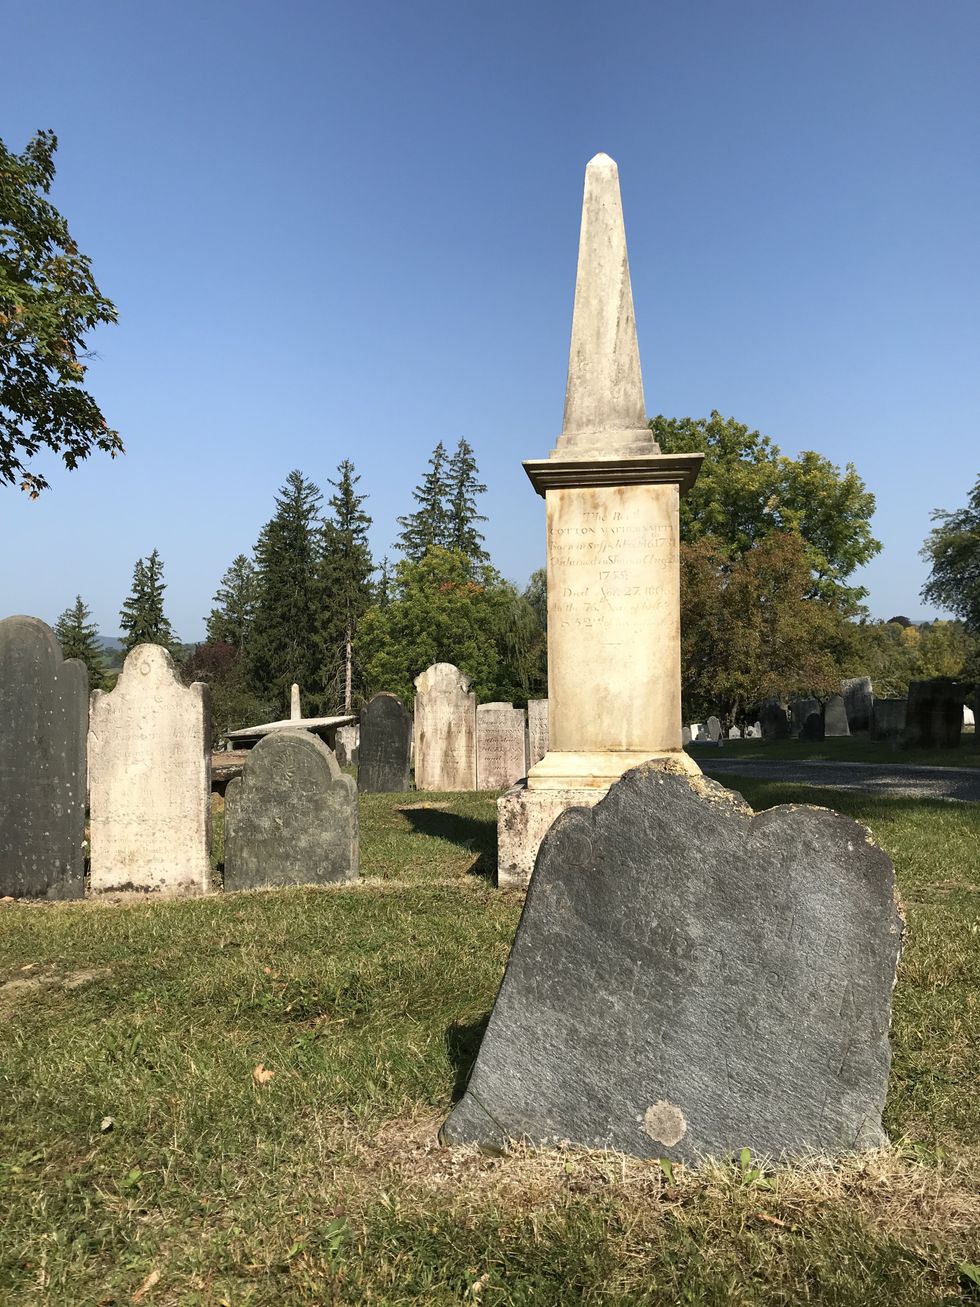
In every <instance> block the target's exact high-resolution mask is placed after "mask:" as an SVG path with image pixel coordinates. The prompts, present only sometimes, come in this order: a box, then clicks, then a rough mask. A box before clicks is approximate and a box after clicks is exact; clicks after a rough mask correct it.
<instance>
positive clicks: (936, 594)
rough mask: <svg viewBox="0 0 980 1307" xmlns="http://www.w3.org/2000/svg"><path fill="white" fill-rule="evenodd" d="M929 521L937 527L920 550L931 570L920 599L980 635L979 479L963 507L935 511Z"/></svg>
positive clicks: (979, 477)
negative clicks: (951, 510)
mask: <svg viewBox="0 0 980 1307" xmlns="http://www.w3.org/2000/svg"><path fill="white" fill-rule="evenodd" d="M932 520H933V521H934V522H936V523H937V525H936V526H935V527H934V528H933V529H932V531H931V532H930V533H929V536H928V539H927V540H926V542H925V544H924V545H923V547H922V557H923V558H925V559H926V561H927V562H928V563H929V564H930V568H931V571H930V574H929V579H928V581H926V583H925V585H924V586H923V587H922V598H923V599H925V600H926V601H927V602H928V603H932V604H935V605H936V606H937V607H938V608H944V609H946V611H947V612H950V613H955V614H956V616H957V617H960V618H962V620H963V622H964V623H965V625H966V627H967V629H968V630H969V631H970V632H972V633H973V634H974V635H978V636H980V476H978V477H977V480H976V484H975V485H974V487H973V490H972V491H971V492H970V498H969V500H968V501H967V505H966V507H965V508H959V509H956V510H955V511H954V512H951V513H948V512H945V511H944V510H943V509H936V511H935V512H934V513H933V515H932Z"/></svg>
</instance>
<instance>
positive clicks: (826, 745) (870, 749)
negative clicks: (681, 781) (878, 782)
mask: <svg viewBox="0 0 980 1307" xmlns="http://www.w3.org/2000/svg"><path fill="white" fill-rule="evenodd" d="M686 747H687V750H688V752H689V753H690V754H691V756H692V757H693V758H696V759H697V760H698V763H699V765H700V766H702V767H710V765H711V763H710V758H711V755H712V754H715V753H716V752H717V751H716V748H715V746H714V745H710V744H709V745H704V744H689V745H687V746H686ZM721 757H722V758H771V759H773V760H774V761H775V760H777V759H778V760H784V761H786V762H796V761H798V760H800V759H809V760H810V761H813V762H885V763H889V764H890V765H894V764H896V763H905V764H907V765H908V766H918V767H980V747H978V746H977V744H976V736H975V735H974V734H972V733H970V734H966V733H964V734H963V735H961V736H960V747H959V748H958V749H899V748H893V747H892V746H891V745H890V744H880V743H876V744H872V742H871V741H870V740H869V739H868V737H867V736H866V735H865V736H862V735H854V736H850V737H845V738H844V739H831V740H819V741H809V740H726V741H725V743H724V744H723V745H722V747H721Z"/></svg>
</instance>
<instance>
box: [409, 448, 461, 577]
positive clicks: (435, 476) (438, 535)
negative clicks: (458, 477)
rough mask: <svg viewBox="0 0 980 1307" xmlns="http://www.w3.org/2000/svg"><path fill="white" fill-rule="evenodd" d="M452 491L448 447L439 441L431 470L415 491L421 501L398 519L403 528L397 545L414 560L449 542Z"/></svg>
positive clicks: (434, 452)
mask: <svg viewBox="0 0 980 1307" xmlns="http://www.w3.org/2000/svg"><path fill="white" fill-rule="evenodd" d="M448 494H449V468H448V458H447V455H446V447H445V445H444V444H443V443H442V441H441V440H440V441H439V443H438V445H436V447H435V449H434V450H433V451H432V457H431V458H430V459H429V466H428V469H427V471H426V473H425V475H424V476H423V478H422V480H421V481H420V482H419V484H418V485H417V486H416V487H415V489H414V490H413V491H412V498H413V499H414V500H415V502H416V504H418V508H417V509H416V510H415V512H414V513H409V514H408V515H407V516H406V517H400V518H399V519H398V525H399V526H400V527H401V528H402V530H401V534H400V535H399V537H398V547H399V549H400V550H401V551H402V553H403V554H404V555H405V557H406V558H407V559H409V560H410V561H411V562H413V563H417V562H419V561H420V560H421V559H423V558H424V557H425V555H426V554H427V553H428V552H429V550H430V549H433V548H435V547H439V548H442V547H444V545H445V542H446V534H447V526H448V520H447V519H448V514H447V512H446V499H447V497H448Z"/></svg>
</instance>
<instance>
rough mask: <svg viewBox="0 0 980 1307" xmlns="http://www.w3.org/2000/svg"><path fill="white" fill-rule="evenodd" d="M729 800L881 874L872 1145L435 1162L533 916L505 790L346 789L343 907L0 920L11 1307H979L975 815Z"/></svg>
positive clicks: (331, 902) (907, 805) (758, 794)
mask: <svg viewBox="0 0 980 1307" xmlns="http://www.w3.org/2000/svg"><path fill="white" fill-rule="evenodd" d="M738 786H739V788H740V789H741V790H742V792H743V793H744V794H745V795H746V797H747V798H748V799H749V801H750V802H752V803H753V804H754V805H755V806H757V807H764V806H768V805H770V804H771V803H773V802H784V801H801V800H805V799H808V798H809V799H810V800H812V801H815V802H822V803H826V804H827V805H828V806H830V805H833V806H836V807H838V808H840V809H842V810H844V811H847V812H849V813H851V814H852V815H854V816H855V817H857V818H858V819H859V820H861V821H865V822H867V823H868V824H869V825H870V826H871V827H872V829H873V830H874V832H875V833H876V835H877V836H878V838H879V841H880V842H881V843H882V844H883V845H884V846H885V847H886V848H887V849H888V850H889V851H890V852H891V853H892V854H893V856H894V857H895V859H896V865H897V868H898V873H899V879H900V882H901V888H902V895H903V900H904V904H905V910H906V913H907V917H908V932H907V939H906V945H905V952H904V956H903V960H902V967H901V973H900V978H899V983H898V987H897V989H896V993H895V1018H894V1050H895V1057H894V1065H893V1073H892V1080H891V1088H890V1093H889V1098H888V1104H887V1113H886V1123H887V1126H888V1129H889V1132H890V1135H891V1138H892V1140H893V1145H892V1147H890V1148H888V1149H886V1150H883V1151H882V1152H881V1153H876V1154H874V1155H872V1156H866V1157H861V1158H858V1159H855V1160H852V1161H848V1162H846V1163H842V1164H838V1165H835V1166H824V1167H819V1166H809V1167H804V1168H798V1169H795V1170H784V1171H779V1172H775V1173H772V1174H770V1175H769V1176H768V1180H767V1184H768V1185H771V1188H769V1187H763V1186H760V1185H759V1183H758V1182H757V1181H755V1180H754V1179H753V1177H752V1176H751V1174H748V1175H746V1174H743V1172H742V1170H741V1169H740V1167H738V1166H737V1165H729V1166H719V1167H717V1168H714V1169H712V1170H710V1171H701V1172H698V1173H692V1172H686V1171H684V1170H683V1169H682V1168H677V1170H676V1171H675V1173H674V1174H673V1176H667V1175H665V1174H664V1173H663V1171H662V1170H661V1168H660V1167H659V1166H658V1165H657V1164H656V1163H654V1164H649V1163H646V1164H644V1163H640V1162H637V1161H634V1160H631V1159H627V1158H621V1157H618V1156H613V1155H609V1154H594V1153H593V1154H583V1153H561V1152H554V1153H547V1154H540V1155H534V1154H530V1153H525V1152H522V1151H518V1152H516V1153H514V1154H513V1155H510V1156H507V1157H503V1158H499V1157H483V1156H481V1155H480V1154H478V1153H476V1152H473V1151H468V1150H463V1151H458V1152H457V1151H454V1152H450V1151H448V1150H443V1149H440V1148H439V1147H438V1145H437V1143H436V1139H435V1132H436V1129H437V1127H438V1124H439V1122H440V1121H441V1120H442V1119H443V1117H444V1116H445V1113H446V1111H447V1109H448V1107H449V1105H450V1103H451V1102H452V1100H453V1098H454V1096H456V1095H458V1093H459V1092H460V1090H461V1087H462V1085H463V1083H464V1082H465V1077H466V1074H467V1071H468V1068H469V1066H470V1065H471V1063H472V1059H473V1056H474V1054H475V1050H476V1047H477V1046H478V1041H479V1035H480V1031H481V1029H482V1022H483V1020H484V1019H485V1015H486V1013H487V1010H488V1009H489V1007H490V1005H491V1003H492V1001H493V998H494V995H495V993H496V989H497V986H498V983H499V980H500V976H501V973H502V970H503V966H504V963H505V960H506V957H507V953H508V949H509V947H510V941H511V939H512V936H513V932H514V928H515V926H516V924H517V920H518V916H519V914H520V909H521V901H522V896H521V895H520V894H519V893H517V892H515V891H504V892H501V891H498V890H496V889H494V888H493V884H492V875H493V858H494V847H495V806H494V799H493V796H486V795H430V796H426V795H404V796H391V795H370V796H363V797H362V800H361V805H362V806H361V812H362V846H361V861H362V880H361V882H360V883H359V884H357V885H355V886H352V887H347V888H342V889H335V890H313V889H306V890H304V889H297V890H288V891H279V892H265V893H262V892H259V893H251V894H238V895H228V896H227V897H223V896H220V895H216V896H213V897H211V898H207V899H201V900H194V901H188V900H185V901H181V902H175V901H171V902H163V901H157V902H152V901H130V902H124V903H117V904H107V903H78V904H64V905H52V906H42V905H25V904H10V903H4V904H0V1020H2V1022H3V1031H4V1038H3V1042H2V1045H0V1048H2V1052H0V1230H2V1233H0V1303H2V1304H4V1307H7V1305H8V1304H9V1305H17V1304H35V1303H37V1304H59V1305H60V1304H70V1305H72V1307H74V1305H75V1304H91V1305H92V1307H96V1305H101V1307H111V1305H114V1304H120V1305H121V1304H127V1303H130V1302H141V1303H144V1304H154V1305H156V1307H159V1305H160V1304H173V1305H180V1307H184V1304H191V1305H193V1304H208V1305H209V1307H245V1305H246V1304H249V1305H255V1304H263V1305H265V1304H268V1305H270V1307H271V1305H272V1304H334V1303H372V1304H408V1303H416V1302H421V1301H424V1302H426V1303H429V1304H437V1305H441V1304H450V1303H482V1304H491V1305H493V1307H499V1305H502V1304H522V1305H523V1304H528V1305H530V1304H534V1305H540V1307H552V1305H553V1304H559V1303H562V1304H564V1303H574V1304H578V1303H582V1304H597V1305H598V1304H602V1305H603V1307H606V1305H608V1304H623V1305H625V1304H634V1303H644V1304H646V1303H649V1304H665V1305H666V1304H678V1303H680V1304H718V1305H719V1307H720V1305H721V1304H728V1303H739V1304H775V1303H780V1304H797V1303H816V1302H819V1303H827V1304H838V1305H840V1307H845V1305H848V1307H849V1305H852V1304H853V1305H854V1307H857V1305H858V1304H896V1305H897V1304H903V1305H905V1304H927V1303H928V1304H937V1303H943V1302H946V1303H952V1302H964V1303H968V1302H977V1301H980V1296H978V1295H980V1287H978V1286H976V1285H973V1284H972V1282H971V1279H970V1276H971V1274H974V1272H971V1271H970V1269H969V1268H970V1266H971V1265H973V1264H976V1263H980V1143H978V1134H980V1129H978V1127H980V1000H978V995H980V866H978V857H977V850H978V840H980V821H978V813H977V809H976V808H975V807H974V806H972V805H968V804H956V805H954V804H943V803H928V802H917V801H913V800H906V799H878V798H875V799H871V798H867V797H865V796H851V795H847V794H841V793H837V792H833V793H830V792H821V791H816V790H810V789H806V790H804V789H801V788H800V787H789V786H775V785H766V784H762V783H756V782H753V783H749V782H742V781H741V780H740V781H739V782H738ZM218 824H219V827H220V822H219V823H218ZM219 851H220V850H219ZM748 1052H750V1050H749V1051H748ZM975 1275H976V1277H977V1278H978V1279H980V1269H978V1270H976V1271H975Z"/></svg>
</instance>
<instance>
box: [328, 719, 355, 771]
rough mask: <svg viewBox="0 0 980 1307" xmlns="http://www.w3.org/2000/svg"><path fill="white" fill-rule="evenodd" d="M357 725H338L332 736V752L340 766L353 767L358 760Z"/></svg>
mask: <svg viewBox="0 0 980 1307" xmlns="http://www.w3.org/2000/svg"><path fill="white" fill-rule="evenodd" d="M359 739H360V727H359V726H338V727H337V734H336V735H335V736H334V753H335V754H336V755H337V762H338V763H339V764H340V766H341V767H353V766H355V765H356V764H357V760H358V742H359Z"/></svg>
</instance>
